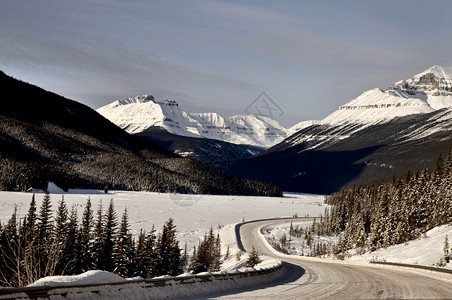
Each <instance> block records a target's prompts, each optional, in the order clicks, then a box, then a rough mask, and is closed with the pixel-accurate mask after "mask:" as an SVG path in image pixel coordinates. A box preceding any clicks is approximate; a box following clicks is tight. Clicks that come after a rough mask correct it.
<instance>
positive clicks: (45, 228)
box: [36, 191, 57, 277]
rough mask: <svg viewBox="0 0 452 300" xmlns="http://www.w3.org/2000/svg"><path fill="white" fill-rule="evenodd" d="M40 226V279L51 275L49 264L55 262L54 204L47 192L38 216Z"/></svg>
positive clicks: (38, 244)
mask: <svg viewBox="0 0 452 300" xmlns="http://www.w3.org/2000/svg"><path fill="white" fill-rule="evenodd" d="M38 220H39V222H38V224H37V233H38V240H37V248H36V256H37V258H38V273H39V277H44V276H47V275H48V273H49V264H48V262H49V261H50V260H53V258H52V256H53V254H54V253H51V252H54V251H57V249H55V248H56V247H53V246H56V245H52V244H53V242H54V235H53V223H52V204H51V201H50V194H49V192H48V191H47V192H46V193H45V195H44V198H43V200H42V204H41V207H40V210H39V216H38Z"/></svg>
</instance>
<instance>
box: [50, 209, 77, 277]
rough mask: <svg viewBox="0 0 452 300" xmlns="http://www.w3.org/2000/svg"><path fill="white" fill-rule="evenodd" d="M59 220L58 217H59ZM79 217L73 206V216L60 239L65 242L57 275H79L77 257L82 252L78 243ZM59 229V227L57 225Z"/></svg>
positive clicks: (56, 270) (70, 217)
mask: <svg viewBox="0 0 452 300" xmlns="http://www.w3.org/2000/svg"><path fill="white" fill-rule="evenodd" d="M57 219H58V217H57ZM77 222H78V216H77V208H76V206H75V205H74V206H72V208H71V214H70V216H69V218H68V221H67V223H66V227H65V230H64V234H65V236H64V237H63V238H58V239H59V240H64V246H63V248H62V250H61V259H60V261H59V262H58V264H57V266H56V269H55V273H56V274H59V275H64V274H76V273H77V271H78V270H77V257H78V253H79V251H80V249H79V248H80V247H79V243H78V228H77V226H78V223H77ZM57 227H58V225H57Z"/></svg>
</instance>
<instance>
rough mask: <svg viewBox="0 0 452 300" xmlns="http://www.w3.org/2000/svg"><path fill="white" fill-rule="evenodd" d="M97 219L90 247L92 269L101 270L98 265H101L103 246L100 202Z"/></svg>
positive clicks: (102, 218)
mask: <svg viewBox="0 0 452 300" xmlns="http://www.w3.org/2000/svg"><path fill="white" fill-rule="evenodd" d="M96 214H97V218H96V224H95V227H94V241H93V246H92V253H93V262H94V264H93V269H101V267H100V264H101V263H102V262H101V260H102V255H103V253H102V249H103V247H104V245H103V236H104V215H103V205H102V200H100V202H99V206H98V208H97V213H96Z"/></svg>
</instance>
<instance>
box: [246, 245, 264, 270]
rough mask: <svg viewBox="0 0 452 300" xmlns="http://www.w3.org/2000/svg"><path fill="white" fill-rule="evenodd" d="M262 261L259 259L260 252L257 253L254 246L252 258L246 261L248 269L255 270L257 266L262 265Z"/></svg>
mask: <svg viewBox="0 0 452 300" xmlns="http://www.w3.org/2000/svg"><path fill="white" fill-rule="evenodd" d="M261 262H262V260H261V259H260V257H259V252H257V250H256V248H254V246H253V250H251V253H250V257H249V258H248V260H247V261H246V267H247V268H254V267H255V266H256V265H258V264H259V263H261Z"/></svg>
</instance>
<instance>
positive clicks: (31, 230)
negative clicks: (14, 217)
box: [22, 194, 37, 243]
mask: <svg viewBox="0 0 452 300" xmlns="http://www.w3.org/2000/svg"><path fill="white" fill-rule="evenodd" d="M36 221H37V216H36V200H35V194H33V196H32V198H31V203H30V208H29V209H28V213H27V216H26V217H25V220H24V226H22V230H23V231H24V238H25V241H26V243H32V241H33V239H34V238H35V237H36Z"/></svg>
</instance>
